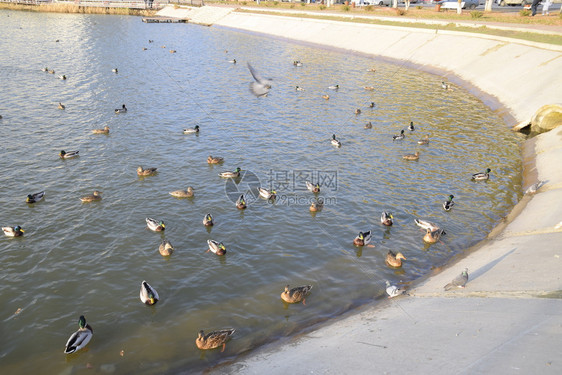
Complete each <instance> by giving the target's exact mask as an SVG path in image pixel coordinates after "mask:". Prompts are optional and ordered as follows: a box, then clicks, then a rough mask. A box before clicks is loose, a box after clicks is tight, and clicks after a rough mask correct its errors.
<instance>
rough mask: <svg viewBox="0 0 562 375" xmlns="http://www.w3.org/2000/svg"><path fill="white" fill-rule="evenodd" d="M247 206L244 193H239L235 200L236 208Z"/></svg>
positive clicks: (241, 208) (240, 208)
mask: <svg viewBox="0 0 562 375" xmlns="http://www.w3.org/2000/svg"><path fill="white" fill-rule="evenodd" d="M246 207H247V205H246V200H245V199H244V194H241V195H240V197H238V200H237V201H236V208H238V209H239V210H243V209H245V208H246Z"/></svg>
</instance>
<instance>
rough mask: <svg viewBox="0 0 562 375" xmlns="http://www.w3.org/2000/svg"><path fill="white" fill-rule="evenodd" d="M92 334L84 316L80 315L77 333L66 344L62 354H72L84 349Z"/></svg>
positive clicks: (92, 331)
mask: <svg viewBox="0 0 562 375" xmlns="http://www.w3.org/2000/svg"><path fill="white" fill-rule="evenodd" d="M93 334H94V330H93V329H92V327H90V325H89V324H86V318H84V315H80V319H78V331H76V332H74V333H73V334H72V335H71V336H70V338H69V339H68V341H67V342H66V347H65V348H64V354H70V353H74V352H77V351H78V350H80V349H82V348H84V347H85V346H86V345H88V343H89V342H90V340H91V339H92V335H93Z"/></svg>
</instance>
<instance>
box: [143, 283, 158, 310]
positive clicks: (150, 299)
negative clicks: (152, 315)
mask: <svg viewBox="0 0 562 375" xmlns="http://www.w3.org/2000/svg"><path fill="white" fill-rule="evenodd" d="M139 296H140V300H141V301H142V303H144V304H147V305H149V306H151V305H154V304H156V302H158V301H159V300H160V297H159V296H158V292H157V291H156V289H154V288H153V287H151V286H150V284H149V283H147V282H146V281H144V280H143V281H142V283H141V288H140V293H139Z"/></svg>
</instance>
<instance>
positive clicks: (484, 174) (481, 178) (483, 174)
mask: <svg viewBox="0 0 562 375" xmlns="http://www.w3.org/2000/svg"><path fill="white" fill-rule="evenodd" d="M491 171H492V170H491V169H490V168H486V172H480V173H475V174H473V175H472V177H471V179H472V180H474V181H485V180H487V179H489V178H490V172H491Z"/></svg>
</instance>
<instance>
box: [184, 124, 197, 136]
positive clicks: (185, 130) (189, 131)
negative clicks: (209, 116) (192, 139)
mask: <svg viewBox="0 0 562 375" xmlns="http://www.w3.org/2000/svg"><path fill="white" fill-rule="evenodd" d="M193 133H199V125H195V127H193V128H192V129H183V134H193Z"/></svg>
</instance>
